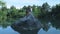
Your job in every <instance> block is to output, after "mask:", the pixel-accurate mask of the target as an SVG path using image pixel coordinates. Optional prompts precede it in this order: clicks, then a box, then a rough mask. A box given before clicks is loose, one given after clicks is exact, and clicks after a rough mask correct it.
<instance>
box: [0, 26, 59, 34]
mask: <svg viewBox="0 0 60 34" xmlns="http://www.w3.org/2000/svg"><path fill="white" fill-rule="evenodd" d="M0 34H19V33H18V32H16V31H14V30H13V29H12V28H11V27H10V26H8V27H7V28H2V27H0ZM38 34H60V30H56V29H55V28H53V27H50V28H49V30H48V31H47V32H46V31H44V30H43V29H42V28H41V29H40V31H39V32H38Z"/></svg>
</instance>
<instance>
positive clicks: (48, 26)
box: [0, 18, 60, 34]
mask: <svg viewBox="0 0 60 34" xmlns="http://www.w3.org/2000/svg"><path fill="white" fill-rule="evenodd" d="M40 21H41V23H42V25H43V27H42V28H41V29H42V30H41V29H40V30H39V31H37V34H38V32H40V33H44V31H45V32H47V33H48V34H49V32H50V34H52V33H54V34H56V33H59V32H60V30H59V29H60V20H59V19H51V20H48V19H45V18H44V19H40ZM7 26H9V25H8V24H0V28H1V27H2V30H3V28H7ZM12 29H13V30H15V31H17V32H19V33H20V31H21V30H22V29H18V28H17V27H16V26H13V27H12ZM28 31H29V30H28ZM51 31H53V32H52V33H51ZM0 32H1V31H0ZM33 32H34V31H33ZM55 32H56V33H55ZM22 33H23V32H22ZM25 33H26V32H25ZM28 33H29V32H28ZM35 33H36V32H35ZM0 34H1V33H0ZM30 34H31V33H30ZM59 34H60V33H59Z"/></svg>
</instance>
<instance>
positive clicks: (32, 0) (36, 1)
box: [4, 0, 60, 8]
mask: <svg viewBox="0 0 60 34" xmlns="http://www.w3.org/2000/svg"><path fill="white" fill-rule="evenodd" d="M4 1H5V2H6V5H7V7H11V6H12V5H13V6H15V7H16V8H21V7H23V6H28V5H38V6H41V5H42V4H43V3H45V2H47V3H48V4H49V5H50V6H53V5H56V4H59V3H60V0H4Z"/></svg>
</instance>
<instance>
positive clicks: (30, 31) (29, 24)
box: [11, 14, 41, 34]
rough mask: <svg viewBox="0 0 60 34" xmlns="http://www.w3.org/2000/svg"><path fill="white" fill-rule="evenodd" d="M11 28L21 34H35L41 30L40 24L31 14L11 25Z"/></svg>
mask: <svg viewBox="0 0 60 34" xmlns="http://www.w3.org/2000/svg"><path fill="white" fill-rule="evenodd" d="M11 27H12V28H13V29H14V30H15V31H18V32H19V33H21V34H37V33H38V31H39V30H40V28H41V23H40V22H39V21H38V20H37V19H36V18H35V17H34V16H33V14H29V15H27V16H25V17H24V18H21V19H19V20H18V21H16V22H15V23H13V24H12V25H11Z"/></svg>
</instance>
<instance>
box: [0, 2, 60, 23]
mask: <svg viewBox="0 0 60 34" xmlns="http://www.w3.org/2000/svg"><path fill="white" fill-rule="evenodd" d="M28 7H31V8H32V12H33V14H34V16H35V17H36V18H47V19H50V18H53V19H54V18H57V19H59V18H60V4H56V5H55V6H52V7H51V6H50V5H49V4H48V3H47V2H46V3H43V5H42V6H36V5H33V6H30V5H29V6H24V7H22V8H21V9H16V7H14V6H11V7H10V8H7V7H6V4H5V3H4V2H1V1H0V23H2V22H12V21H14V20H17V19H19V18H22V17H24V16H25V12H26V10H25V9H26V8H28Z"/></svg>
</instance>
